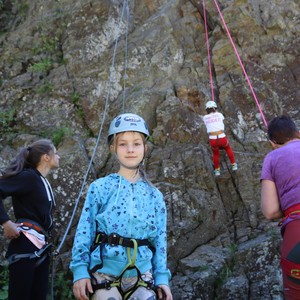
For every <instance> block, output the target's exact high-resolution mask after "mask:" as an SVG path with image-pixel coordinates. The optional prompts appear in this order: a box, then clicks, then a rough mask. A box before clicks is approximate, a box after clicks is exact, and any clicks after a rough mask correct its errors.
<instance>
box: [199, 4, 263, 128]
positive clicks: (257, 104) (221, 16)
mask: <svg viewBox="0 0 300 300" xmlns="http://www.w3.org/2000/svg"><path fill="white" fill-rule="evenodd" d="M214 3H215V6H216V8H217V10H218V13H219V15H220V18H221V20H222V23H223V25H224V28H225V30H226V33H227V35H228V37H229V40H230V42H231V45H232V47H233V50H234V52H235V55H236V57H237V59H238V61H239V64H240V66H241V68H242V70H243V73H244V75H245V78H246V80H247V83H248V85H249V88H250V90H251V92H252V95H253V98H254V100H255V103H256V106H257V107H258V110H259V112H260V115H261V117H262V120H263V123H264V125H265V126H266V127H268V124H267V121H266V119H265V116H264V113H263V111H262V109H261V106H260V104H259V102H258V99H257V97H256V94H255V92H254V89H253V87H252V84H251V81H250V79H249V76H248V74H247V72H246V69H245V67H244V65H243V62H242V60H241V57H240V55H239V53H238V51H237V48H236V46H235V44H234V41H233V39H232V37H231V34H230V32H229V29H228V26H227V24H226V22H225V19H224V17H223V15H222V12H221V10H220V7H219V5H218V2H217V0H214ZM203 11H204V22H205V26H206V27H205V30H206V31H207V24H206V13H205V3H204V0H203ZM206 41H207V47H208V49H209V46H208V35H206ZM208 56H210V54H209V55H208ZM209 68H210V73H211V66H210V63H209ZM211 82H212V79H211ZM211 85H212V86H213V84H212V83H211ZM212 93H213V91H212ZM213 99H214V98H213Z"/></svg>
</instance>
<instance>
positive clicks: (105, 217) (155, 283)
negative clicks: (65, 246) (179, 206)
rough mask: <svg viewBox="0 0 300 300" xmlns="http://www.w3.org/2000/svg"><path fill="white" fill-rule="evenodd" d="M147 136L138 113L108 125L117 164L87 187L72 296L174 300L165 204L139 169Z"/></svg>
mask: <svg viewBox="0 0 300 300" xmlns="http://www.w3.org/2000/svg"><path fill="white" fill-rule="evenodd" d="M148 137H149V131H148V128H147V125H146V123H145V121H144V120H143V119H142V118H141V117H140V116H138V115H135V114H121V115H120V116H118V117H116V118H115V119H114V120H113V121H112V122H111V124H110V128H109V133H108V144H109V147H110V151H111V152H112V153H113V154H114V155H115V156H116V158H117V159H118V161H119V164H120V168H119V171H118V172H117V173H113V174H110V175H108V176H106V177H104V178H100V179H97V180H95V181H94V182H93V183H92V184H91V185H90V187H89V189H88V192H87V196H86V200H85V203H84V207H83V210H82V213H81V217H80V220H79V224H78V227H77V231H76V235H75V240H74V245H73V250H72V261H71V264H70V268H71V270H72V272H73V275H74V286H73V292H74V295H75V297H76V299H80V300H85V299H89V298H88V296H89V294H92V298H91V299H93V300H99V299H101V300H108V299H116V300H121V299H140V300H146V299H149V300H155V299H157V297H158V299H167V300H172V294H171V291H170V288H169V279H170V271H169V270H168V269H167V234H166V219H167V218H166V214H167V211H166V206H165V202H164V199H163V196H162V194H161V192H160V191H159V190H158V189H157V188H155V187H154V186H153V185H152V184H151V183H150V182H149V181H148V180H147V178H146V177H145V174H144V172H143V171H142V170H141V168H140V166H141V164H142V162H143V160H144V157H145V153H146V151H147V145H146V140H147V138H148ZM156 288H157V290H156V291H157V294H156V293H155V291H154V290H155V289H156ZM156 295H158V296H156ZM163 297H164V298H163Z"/></svg>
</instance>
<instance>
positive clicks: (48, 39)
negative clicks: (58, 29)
mask: <svg viewBox="0 0 300 300" xmlns="http://www.w3.org/2000/svg"><path fill="white" fill-rule="evenodd" d="M58 48H59V38H58V37H57V36H54V37H53V36H49V35H48V34H46V33H45V32H42V33H41V41H40V42H38V43H36V44H35V46H34V47H33V48H32V52H33V54H34V55H38V54H41V53H47V54H53V53H56V51H57V50H58Z"/></svg>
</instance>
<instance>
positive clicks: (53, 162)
mask: <svg viewBox="0 0 300 300" xmlns="http://www.w3.org/2000/svg"><path fill="white" fill-rule="evenodd" d="M46 156H47V157H48V162H49V166H50V168H51V169H56V168H58V167H59V159H60V157H59V155H58V153H57V151H56V148H55V147H54V149H53V152H52V151H51V152H50V153H49V154H46Z"/></svg>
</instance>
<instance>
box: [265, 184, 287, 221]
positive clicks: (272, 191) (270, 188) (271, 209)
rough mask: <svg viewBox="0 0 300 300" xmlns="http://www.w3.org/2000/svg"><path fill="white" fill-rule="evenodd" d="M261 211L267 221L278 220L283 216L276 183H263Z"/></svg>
mask: <svg viewBox="0 0 300 300" xmlns="http://www.w3.org/2000/svg"><path fill="white" fill-rule="evenodd" d="M261 210H262V213H263V215H264V216H265V217H266V219H268V220H271V219H278V218H281V217H282V216H283V212H282V210H281V207H280V202H279V199H278V194H277V189H276V186H275V183H274V182H273V181H271V180H262V182H261Z"/></svg>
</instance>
